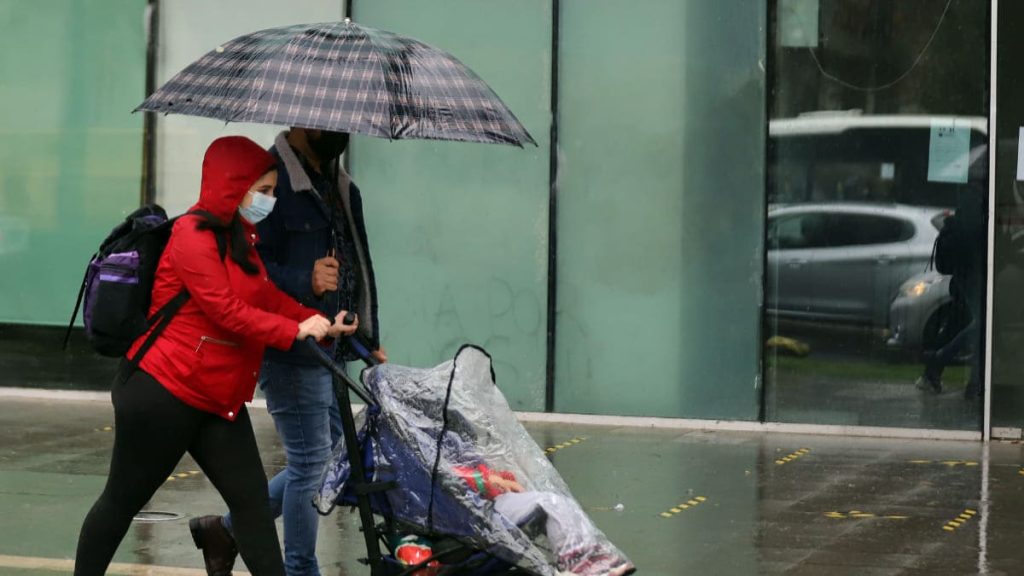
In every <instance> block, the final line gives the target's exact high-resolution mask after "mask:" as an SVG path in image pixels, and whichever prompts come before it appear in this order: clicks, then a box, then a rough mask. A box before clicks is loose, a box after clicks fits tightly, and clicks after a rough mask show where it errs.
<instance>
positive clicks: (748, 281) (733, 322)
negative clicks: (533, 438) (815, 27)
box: [555, 0, 764, 420]
mask: <svg viewBox="0 0 1024 576" xmlns="http://www.w3.org/2000/svg"><path fill="white" fill-rule="evenodd" d="M562 7H563V13H562V31H561V41H560V45H559V47H560V53H561V59H560V63H559V64H560V66H559V67H560V70H561V74H560V86H559V96H560V99H559V103H558V104H559V131H560V135H561V149H560V159H561V163H560V166H559V185H560V186H559V209H558V222H557V224H558V246H557V249H558V316H557V338H558V339H557V354H556V367H557V378H556V380H555V383H556V388H555V400H556V402H555V408H556V410H558V411H561V412H584V413H598V414H628V415H646V416H671V417H693V418H723V419H737V420H753V419H756V418H757V413H758V403H759V390H758V386H757V384H758V380H759V376H760V371H759V366H758V360H759V359H758V338H759V336H758V329H759V325H758V309H759V300H760V296H761V280H760V272H761V268H762V262H761V252H762V236H763V218H764V217H763V210H764V207H763V195H762V193H761V189H762V187H763V181H764V172H763V165H764V118H763V114H764V113H763V101H764V74H763V72H762V71H761V69H760V67H759V65H758V64H759V62H760V61H761V60H762V58H763V51H764V47H763V39H762V38H761V35H760V30H762V29H763V22H762V14H763V12H764V10H763V7H761V6H758V3H757V2H748V1H728V2H724V1H723V2H714V3H708V2H675V1H671V0H664V1H649V2H643V3H640V4H637V3H631V2H624V1H612V0H609V1H600V2H595V1H591V0H569V1H566V2H563V3H562ZM627 14H628V26H627V25H625V24H626V21H624V20H623V18H624V15H627ZM609 30H615V31H616V32H615V34H614V41H612V40H611V39H610V38H609V35H608V33H607V32H606V31H609ZM696 53H700V54H702V56H701V57H700V58H691V57H687V55H688V54H696Z"/></svg>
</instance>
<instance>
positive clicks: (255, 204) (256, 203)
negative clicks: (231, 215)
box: [238, 190, 277, 225]
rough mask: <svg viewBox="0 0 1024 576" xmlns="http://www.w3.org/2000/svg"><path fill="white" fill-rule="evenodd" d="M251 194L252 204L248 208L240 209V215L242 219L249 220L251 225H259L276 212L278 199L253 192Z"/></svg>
mask: <svg viewBox="0 0 1024 576" xmlns="http://www.w3.org/2000/svg"><path fill="white" fill-rule="evenodd" d="M249 194H252V203H251V204H249V205H248V206H244V207H239V208H238V213H239V214H241V215H242V218H245V219H246V220H248V221H249V223H250V224H254V225H255V224H259V223H260V221H261V220H263V219H264V218H266V217H267V216H269V215H270V213H271V212H272V211H273V210H274V204H276V203H277V198H274V197H273V196H267V195H266V194H261V193H259V192H253V191H251V190H250V191H249Z"/></svg>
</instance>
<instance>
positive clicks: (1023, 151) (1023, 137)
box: [1017, 126, 1024, 180]
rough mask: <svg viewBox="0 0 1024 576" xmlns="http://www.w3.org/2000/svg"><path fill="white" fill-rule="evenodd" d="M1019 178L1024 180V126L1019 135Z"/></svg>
mask: <svg viewBox="0 0 1024 576" xmlns="http://www.w3.org/2000/svg"><path fill="white" fill-rule="evenodd" d="M1017 180H1024V126H1021V127H1020V132H1019V133H1018V135H1017Z"/></svg>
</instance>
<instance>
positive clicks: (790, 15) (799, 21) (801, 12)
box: [779, 0, 819, 48]
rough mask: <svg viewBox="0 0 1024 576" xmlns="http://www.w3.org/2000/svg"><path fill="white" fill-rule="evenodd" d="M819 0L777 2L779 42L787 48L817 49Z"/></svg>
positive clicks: (783, 0)
mask: <svg viewBox="0 0 1024 576" xmlns="http://www.w3.org/2000/svg"><path fill="white" fill-rule="evenodd" d="M818 4H819V0H781V2H779V42H780V43H781V44H782V46H784V47H788V48H807V47H810V48H817V47H818Z"/></svg>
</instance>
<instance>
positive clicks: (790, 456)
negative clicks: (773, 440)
mask: <svg viewBox="0 0 1024 576" xmlns="http://www.w3.org/2000/svg"><path fill="white" fill-rule="evenodd" d="M810 453H811V449H810V448H801V449H799V450H797V451H796V452H793V453H792V454H788V455H786V456H783V457H782V458H779V459H778V460H776V461H775V463H776V464H778V465H779V466H782V465H783V464H789V463H790V462H792V461H794V460H796V459H797V458H800V457H802V456H806V455H808V454H810Z"/></svg>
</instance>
